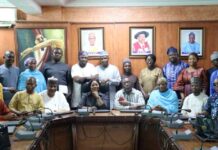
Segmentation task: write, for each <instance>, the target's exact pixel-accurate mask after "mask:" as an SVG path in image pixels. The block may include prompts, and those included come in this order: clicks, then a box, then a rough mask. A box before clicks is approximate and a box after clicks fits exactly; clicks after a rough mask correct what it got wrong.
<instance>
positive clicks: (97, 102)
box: [79, 79, 110, 109]
mask: <svg viewBox="0 0 218 150" xmlns="http://www.w3.org/2000/svg"><path fill="white" fill-rule="evenodd" d="M88 91H89V92H87V93H84V94H83V95H82V100H81V101H80V104H79V108H84V107H85V108H87V107H91V108H93V107H94V108H97V109H109V106H110V105H109V96H108V95H107V93H105V94H104V93H102V92H100V83H99V81H98V80H95V79H94V80H92V81H90V82H89V84H88Z"/></svg>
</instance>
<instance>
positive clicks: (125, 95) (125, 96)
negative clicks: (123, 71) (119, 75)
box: [114, 77, 145, 109]
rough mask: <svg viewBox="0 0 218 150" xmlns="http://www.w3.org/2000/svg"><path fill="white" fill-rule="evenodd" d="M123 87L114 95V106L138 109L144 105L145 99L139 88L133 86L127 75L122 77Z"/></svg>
mask: <svg viewBox="0 0 218 150" xmlns="http://www.w3.org/2000/svg"><path fill="white" fill-rule="evenodd" d="M122 86H123V88H122V89H121V90H119V91H118V92H117V93H116V95H115V100H114V107H115V108H116V109H138V108H141V107H142V106H144V105H145V100H144V98H143V95H142V93H141V92H140V91H139V90H136V89H134V88H133V84H132V82H131V81H130V79H129V78H128V77H125V78H123V79H122Z"/></svg>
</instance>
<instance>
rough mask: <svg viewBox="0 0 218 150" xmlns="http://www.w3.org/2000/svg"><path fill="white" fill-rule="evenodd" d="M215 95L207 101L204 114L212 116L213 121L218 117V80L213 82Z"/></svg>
mask: <svg viewBox="0 0 218 150" xmlns="http://www.w3.org/2000/svg"><path fill="white" fill-rule="evenodd" d="M213 86H214V89H215V93H214V94H213V95H212V96H210V97H209V98H208V100H207V103H206V105H205V106H204V108H203V110H204V111H203V114H205V115H210V116H211V118H212V119H214V118H217V117H218V78H216V79H215V80H214V82H213Z"/></svg>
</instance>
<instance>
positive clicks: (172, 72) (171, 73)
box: [163, 47, 188, 89]
mask: <svg viewBox="0 0 218 150" xmlns="http://www.w3.org/2000/svg"><path fill="white" fill-rule="evenodd" d="M167 55H168V58H169V62H168V63H167V64H166V65H165V66H164V67H163V74H164V77H165V78H166V79H167V87H168V88H170V89H172V88H173V85H174V83H175V82H176V79H177V78H178V76H179V74H180V72H181V71H182V70H183V69H185V68H187V67H188V64H187V63H185V62H183V61H181V60H180V59H179V55H178V51H177V49H176V48H175V47H169V48H168V49H167Z"/></svg>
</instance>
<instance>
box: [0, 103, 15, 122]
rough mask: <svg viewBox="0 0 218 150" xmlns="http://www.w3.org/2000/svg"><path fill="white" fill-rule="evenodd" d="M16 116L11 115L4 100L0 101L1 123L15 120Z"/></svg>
mask: <svg viewBox="0 0 218 150" xmlns="http://www.w3.org/2000/svg"><path fill="white" fill-rule="evenodd" d="M16 117H17V116H16V115H15V114H13V113H11V112H10V110H9V109H8V108H7V106H6V105H5V103H4V101H3V100H0V121H4V120H15V119H16Z"/></svg>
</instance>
